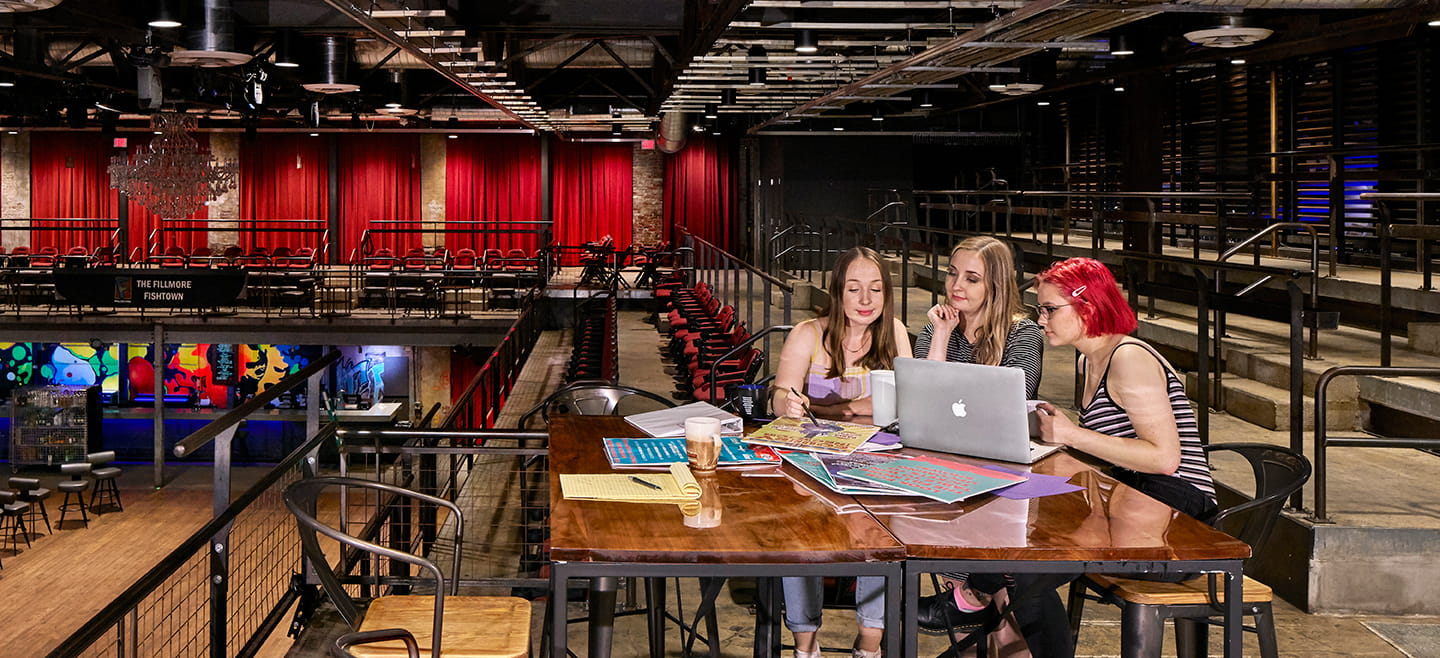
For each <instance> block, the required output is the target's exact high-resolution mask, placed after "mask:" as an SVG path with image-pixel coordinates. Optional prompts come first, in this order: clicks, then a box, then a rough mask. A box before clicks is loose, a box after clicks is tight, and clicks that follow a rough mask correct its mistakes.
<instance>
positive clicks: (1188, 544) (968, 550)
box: [858, 449, 1250, 658]
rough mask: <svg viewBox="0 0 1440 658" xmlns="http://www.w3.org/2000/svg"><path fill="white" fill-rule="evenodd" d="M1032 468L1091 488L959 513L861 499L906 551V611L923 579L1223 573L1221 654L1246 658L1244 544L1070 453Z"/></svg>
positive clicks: (908, 627)
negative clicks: (945, 574) (957, 575)
mask: <svg viewBox="0 0 1440 658" xmlns="http://www.w3.org/2000/svg"><path fill="white" fill-rule="evenodd" d="M907 452H913V453H916V454H922V453H923V454H930V455H931V456H935V457H939V458H943V459H953V460H955V461H960V462H967V463H973V464H985V463H987V461H986V460H983V459H971V458H966V457H958V456H955V455H944V454H940V453H925V451H920V450H909V449H907ZM1007 466H1009V467H1011V468H1024V467H1019V466H1017V465H1007ZM1031 469H1032V471H1033V472H1035V473H1041V474H1046V475H1064V476H1067V477H1069V478H1070V481H1071V482H1072V483H1074V484H1078V485H1080V486H1083V487H1085V488H1084V489H1083V490H1081V491H1075V492H1071V493H1068V494H1061V495H1055V496H1046V497H1042V498H1035V499H1031V500H1009V499H1005V498H1001V497H998V496H993V495H981V496H978V497H976V498H974V499H972V500H969V501H965V502H962V503H957V504H953V505H947V504H943V503H932V502H923V503H916V504H914V505H912V506H909V507H906V508H899V507H898V506H897V504H896V501H895V499H894V498H886V497H880V496H868V497H859V499H858V500H859V501H860V502H861V503H862V504H864V505H865V506H866V508H867V509H868V510H869V511H870V512H871V513H872V514H875V515H876V518H878V519H879V520H880V522H881V523H883V524H884V525H885V527H886V529H888V530H889V531H890V532H891V534H893V535H894V536H895V538H896V539H898V540H900V542H901V543H903V544H904V545H905V551H906V555H907V557H906V561H905V610H915V609H916V606H917V600H918V596H919V592H920V586H919V585H920V575H921V574H923V573H936V572H969V573H979V572H992V573H1034V574H1039V573H1079V572H1097V573H1177V572H1182V573H1196V572H1220V573H1223V574H1224V583H1225V593H1224V596H1225V601H1226V605H1225V638H1224V644H1225V655H1226V656H1239V655H1240V652H1241V648H1240V646H1241V645H1240V637H1241V635H1240V634H1241V626H1240V604H1241V603H1242V601H1241V598H1242V597H1241V591H1240V589H1241V582H1242V580H1241V574H1242V567H1243V564H1244V559H1245V558H1247V557H1249V556H1250V547H1249V546H1248V545H1246V544H1245V543H1244V542H1242V541H1240V540H1238V539H1235V538H1234V537H1231V536H1230V535H1227V534H1225V533H1223V532H1220V531H1219V530H1216V529H1214V528H1211V527H1210V526H1208V525H1205V524H1203V523H1200V522H1199V521H1196V520H1195V519H1192V518H1190V517H1188V516H1185V515H1184V514H1181V513H1179V512H1176V511H1175V510H1173V509H1171V508H1170V507H1169V506H1167V505H1165V504H1163V503H1159V502H1157V501H1155V500H1154V499H1152V498H1150V497H1148V496H1146V495H1144V494H1142V493H1139V492H1138V491H1135V490H1134V489H1131V488H1129V487H1127V486H1125V485H1123V484H1120V483H1118V482H1116V481H1115V480H1113V479H1111V478H1109V477H1107V476H1105V475H1103V474H1101V473H1100V472H1099V471H1096V470H1095V468H1094V467H1092V466H1091V465H1089V464H1087V463H1085V462H1083V461H1081V460H1080V459H1077V458H1076V457H1075V456H1072V455H1070V454H1069V453H1067V452H1060V453H1056V454H1054V455H1051V456H1049V457H1046V458H1045V459H1043V460H1041V461H1040V462H1039V463H1037V464H1035V465H1034V466H1033V467H1031ZM897 512H898V513H897ZM916 632H917V628H916V619H915V615H913V614H907V615H906V616H905V632H904V637H905V638H907V640H913V639H914V638H915V634H916ZM905 652H906V653H905V655H906V656H909V657H911V658H914V656H915V655H916V643H915V642H913V641H907V642H906V643H905ZM891 655H895V654H891Z"/></svg>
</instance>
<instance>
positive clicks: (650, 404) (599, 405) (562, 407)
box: [520, 379, 675, 429]
mask: <svg viewBox="0 0 1440 658" xmlns="http://www.w3.org/2000/svg"><path fill="white" fill-rule="evenodd" d="M674 406H675V401H674V400H671V399H669V398H665V397H662V396H660V395H658V394H655V393H651V392H650V391H646V390H642V389H638V388H635V387H633V386H625V385H622V384H614V383H611V382H607V381H604V380H598V379H582V380H579V381H574V382H571V383H570V384H568V385H566V386H564V387H561V388H560V389H559V390H557V391H555V392H554V393H551V394H550V395H549V396H548V397H546V398H545V399H544V400H542V401H541V402H540V404H537V405H535V406H534V407H533V408H531V409H530V410H529V411H527V412H525V415H524V416H521V417H520V428H521V429H524V428H525V427H528V426H529V424H530V421H531V420H533V419H534V418H535V414H540V417H541V419H542V420H544V421H545V423H546V424H549V423H550V414H552V413H557V414H576V415H580V416H625V415H629V414H635V413H640V412H643V411H654V410H656V409H669V408H671V407H674Z"/></svg>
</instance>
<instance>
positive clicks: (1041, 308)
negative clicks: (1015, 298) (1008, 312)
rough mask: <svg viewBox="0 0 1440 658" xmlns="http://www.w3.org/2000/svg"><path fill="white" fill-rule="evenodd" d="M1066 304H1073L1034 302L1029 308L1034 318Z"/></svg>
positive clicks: (1044, 315)
mask: <svg viewBox="0 0 1440 658" xmlns="http://www.w3.org/2000/svg"><path fill="white" fill-rule="evenodd" d="M1066 306H1073V304H1036V305H1033V306H1031V307H1030V310H1031V311H1033V312H1034V313H1035V317H1036V318H1045V317H1049V316H1051V315H1053V314H1054V313H1055V311H1057V310H1059V309H1062V308H1065V307H1066Z"/></svg>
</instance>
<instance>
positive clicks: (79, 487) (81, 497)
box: [55, 462, 90, 528]
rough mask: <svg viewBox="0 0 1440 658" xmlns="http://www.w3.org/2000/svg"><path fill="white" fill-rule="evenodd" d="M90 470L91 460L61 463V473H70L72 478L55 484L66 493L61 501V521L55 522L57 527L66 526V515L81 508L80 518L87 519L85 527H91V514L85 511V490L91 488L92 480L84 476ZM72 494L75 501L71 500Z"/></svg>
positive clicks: (61, 491)
mask: <svg viewBox="0 0 1440 658" xmlns="http://www.w3.org/2000/svg"><path fill="white" fill-rule="evenodd" d="M89 472H90V462H75V463H71V464H61V465H60V474H61V475H69V476H70V479H69V480H63V481H61V482H60V483H59V484H57V485H55V488H56V489H58V490H59V491H60V493H63V494H65V499H64V500H62V501H61V502H60V521H58V522H57V523H56V524H55V527H57V528H64V527H65V515H66V514H68V513H69V512H70V510H72V509H79V510H80V518H81V519H82V520H84V521H85V527H87V528H88V527H90V515H89V514H88V513H86V511H85V491H86V490H88V489H89V488H90V481H89V480H86V479H84V477H82V476H84V475H85V474H86V473H89ZM70 496H75V502H73V503H72V502H70Z"/></svg>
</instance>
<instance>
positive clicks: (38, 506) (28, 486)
mask: <svg viewBox="0 0 1440 658" xmlns="http://www.w3.org/2000/svg"><path fill="white" fill-rule="evenodd" d="M6 484H7V486H9V487H10V488H11V489H14V490H16V491H17V492H19V497H20V501H21V502H25V503H30V511H29V513H28V514H27V515H26V519H25V521H26V523H29V524H30V527H32V528H35V529H36V530H37V531H38V530H39V529H40V525H39V523H40V521H41V520H44V521H45V532H46V533H53V532H55V529H54V528H51V527H50V513H49V512H48V511H46V510H45V501H46V499H48V498H50V490H49V489H45V488H42V487H41V486H40V479H39V478H25V477H12V478H10V480H9V482H7V483H6ZM36 534H39V533H38V532H37V533H36Z"/></svg>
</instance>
